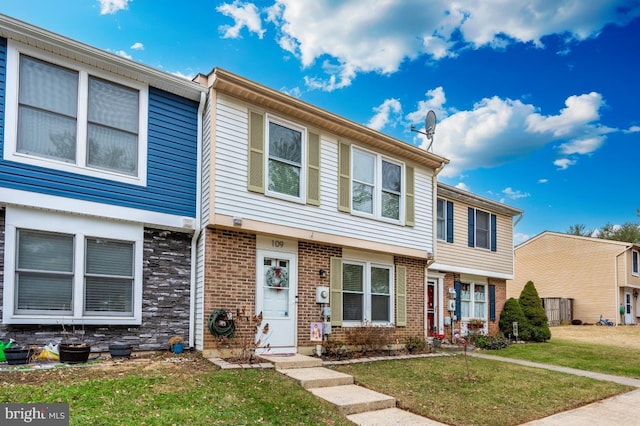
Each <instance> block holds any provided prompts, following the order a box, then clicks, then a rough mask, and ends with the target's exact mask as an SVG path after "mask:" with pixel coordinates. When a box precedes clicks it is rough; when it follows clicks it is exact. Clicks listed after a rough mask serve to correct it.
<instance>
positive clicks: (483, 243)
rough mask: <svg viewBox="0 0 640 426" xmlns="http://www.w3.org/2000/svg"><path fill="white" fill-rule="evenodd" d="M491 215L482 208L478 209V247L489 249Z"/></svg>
mask: <svg viewBox="0 0 640 426" xmlns="http://www.w3.org/2000/svg"><path fill="white" fill-rule="evenodd" d="M489 219H490V215H489V213H487V212H483V211H482V210H476V247H480V248H484V249H487V250H488V249H489V248H490V246H489V244H490V241H491V238H490V235H491V234H490V231H491V223H490V221H489Z"/></svg>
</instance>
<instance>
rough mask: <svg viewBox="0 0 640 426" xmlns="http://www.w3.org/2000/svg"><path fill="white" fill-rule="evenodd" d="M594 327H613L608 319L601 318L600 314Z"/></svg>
mask: <svg viewBox="0 0 640 426" xmlns="http://www.w3.org/2000/svg"><path fill="white" fill-rule="evenodd" d="M596 325H606V326H607V327H613V323H612V322H611V321H609V320H608V319H605V318H602V314H600V321H598V322H597V323H596Z"/></svg>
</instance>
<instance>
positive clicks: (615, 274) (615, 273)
mask: <svg viewBox="0 0 640 426" xmlns="http://www.w3.org/2000/svg"><path fill="white" fill-rule="evenodd" d="M632 247H633V245H630V246H626V247H625V248H624V250H622V251H621V252H620V253H618V254H617V255H615V256H614V258H613V277H614V281H613V288H614V290H615V295H616V306H615V309H614V312H615V313H616V325H620V310H619V309H620V287H618V257H619V256H620V255H622V254H624V253H626V252H627V250H629V249H630V248H632ZM624 263H625V265H624V266H625V268H624V270H625V271H626V270H627V268H626V266H627V265H626V263H627V256H625V257H624ZM625 284H626V283H625ZM626 309H627V307H626V304H625V312H626Z"/></svg>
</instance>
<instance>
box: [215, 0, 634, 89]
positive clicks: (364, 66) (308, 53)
mask: <svg viewBox="0 0 640 426" xmlns="http://www.w3.org/2000/svg"><path fill="white" fill-rule="evenodd" d="M217 10H218V11H219V12H221V13H223V14H225V15H226V16H230V17H232V18H233V19H234V20H235V21H236V22H235V25H233V26H226V27H224V28H223V31H224V33H225V37H238V36H239V33H240V30H241V29H242V28H243V27H245V26H246V27H247V28H248V29H249V31H251V32H254V33H256V34H258V36H259V37H262V35H263V34H264V31H263V30H262V27H261V23H260V15H259V11H258V8H257V7H256V6H255V5H254V4H253V3H242V2H240V1H239V0H235V1H234V2H233V3H231V4H223V5H222V6H219V7H218V9H217ZM262 13H263V14H264V16H265V21H266V22H269V23H271V24H273V25H274V26H275V27H276V30H277V34H278V35H277V39H278V42H279V44H280V46H281V47H282V49H284V50H286V51H288V52H291V53H293V54H294V55H295V56H296V57H297V58H299V60H300V61H301V63H302V65H303V67H305V68H306V67H310V66H311V65H313V64H314V63H315V62H316V61H319V60H322V61H323V64H322V68H323V71H324V73H325V74H326V75H322V76H320V77H318V76H310V77H309V79H308V83H309V85H310V87H312V88H316V89H321V90H327V91H331V90H336V89H338V88H341V87H345V86H348V85H349V84H351V81H352V80H353V79H354V78H355V76H356V75H357V74H358V73H367V72H376V73H380V74H391V73H394V72H396V71H397V70H398V69H399V67H400V65H401V64H402V63H403V62H404V61H406V60H409V61H411V60H414V59H416V58H417V57H419V56H421V55H428V56H430V57H431V58H432V59H434V60H439V59H442V58H446V57H451V56H455V55H457V54H458V52H459V51H461V50H462V49H468V48H476V49H477V48H480V47H483V46H489V47H491V48H504V47H506V46H508V45H509V44H512V43H514V42H522V43H532V44H534V45H535V46H538V47H543V43H542V41H541V40H542V38H543V37H544V36H546V35H550V34H563V35H564V36H565V38H566V40H584V39H586V38H589V37H594V36H597V35H598V34H599V32H600V31H601V30H602V28H604V26H605V25H607V24H610V23H615V24H618V25H625V24H627V23H628V22H630V21H631V20H633V19H634V18H636V17H637V16H640V5H639V4H638V3H637V1H636V0H617V1H606V2H605V1H598V2H590V3H576V2H575V0H556V1H550V0H542V1H537V2H528V3H527V4H526V5H524V6H523V5H522V3H521V2H505V1H503V0H485V1H482V2H450V1H446V0H434V1H431V2H429V7H425V3H424V0H404V1H402V2H393V1H375V2H373V1H361V0H344V1H341V2H319V1H316V0H275V3H274V4H273V5H272V6H271V7H268V8H265V9H263V11H262Z"/></svg>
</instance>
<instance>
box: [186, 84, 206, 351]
mask: <svg viewBox="0 0 640 426" xmlns="http://www.w3.org/2000/svg"><path fill="white" fill-rule="evenodd" d="M205 101H206V93H205V92H200V104H199V105H198V135H197V147H196V153H197V154H196V157H197V163H196V220H195V224H194V228H193V237H192V238H191V276H190V283H191V286H190V289H189V348H193V347H194V346H195V340H196V327H195V323H196V280H197V278H198V274H197V272H198V268H197V267H198V265H197V263H198V240H199V239H200V234H201V233H202V227H201V223H200V222H201V220H202V219H201V216H202V213H201V212H202V208H201V207H202V206H201V205H200V204H201V203H202V111H203V110H204V104H205Z"/></svg>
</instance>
